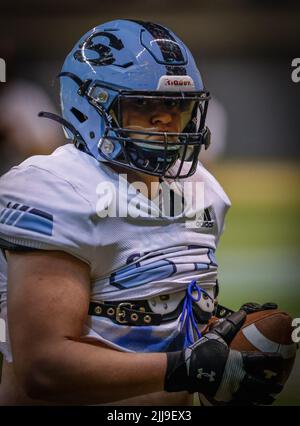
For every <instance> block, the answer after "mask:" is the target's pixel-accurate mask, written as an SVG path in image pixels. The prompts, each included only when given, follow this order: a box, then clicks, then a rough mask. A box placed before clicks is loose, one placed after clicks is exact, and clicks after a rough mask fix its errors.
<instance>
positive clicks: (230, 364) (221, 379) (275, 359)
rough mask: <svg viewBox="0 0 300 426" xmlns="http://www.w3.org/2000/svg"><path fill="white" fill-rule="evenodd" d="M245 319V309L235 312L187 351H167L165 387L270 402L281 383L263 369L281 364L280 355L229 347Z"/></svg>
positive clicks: (218, 397) (218, 398)
mask: <svg viewBox="0 0 300 426" xmlns="http://www.w3.org/2000/svg"><path fill="white" fill-rule="evenodd" d="M245 318H246V313H245V311H243V310H241V311H238V312H235V313H233V314H232V315H230V316H229V317H227V318H226V319H224V320H223V321H222V322H219V323H218V324H217V325H216V326H215V327H213V328H212V330H210V331H209V332H208V333H207V334H205V335H204V336H203V337H202V338H201V339H199V340H198V341H197V342H196V343H194V344H193V345H191V346H189V347H188V348H186V349H185V350H183V351H178V352H168V353H167V359H168V362H167V372H166V376H165V390H166V391H167V392H179V391H183V390H186V391H188V392H190V393H193V392H200V393H202V394H204V395H205V396H208V397H212V398H214V399H215V400H216V401H220V402H229V401H231V402H234V401H236V402H237V403H238V404H241V403H242V404H252V403H257V404H271V403H272V402H273V401H274V398H273V396H271V394H277V393H279V392H280V391H281V390H282V385H280V384H278V383H276V382H274V380H273V379H265V378H264V375H263V370H264V369H266V368H267V369H268V370H272V367H273V368H275V367H278V366H279V365H281V363H282V357H281V355H279V354H277V353H276V354H275V353H270V354H269V353H261V352H239V351H236V350H232V349H229V347H228V344H229V343H230V342H231V341H232V339H233V338H234V336H235V335H236V333H237V332H238V331H239V329H240V328H241V327H242V325H243V323H244V321H245ZM259 372H261V374H259Z"/></svg>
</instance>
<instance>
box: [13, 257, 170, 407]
mask: <svg viewBox="0 0 300 426" xmlns="http://www.w3.org/2000/svg"><path fill="white" fill-rule="evenodd" d="M8 289H9V290H8V325H9V332H10V339H11V345H12V353H13V359H14V368H15V373H16V377H17V379H18V380H19V382H20V385H21V386H22V387H23V388H24V390H25V392H26V393H27V394H28V396H30V397H31V398H34V399H42V400H48V401H55V402H62V403H68V402H71V403H75V404H76V403H77V404H93V403H94V404H101V403H107V402H111V401H117V400H121V399H125V398H129V397H133V396H137V395H141V394H147V393H151V392H156V391H160V390H163V387H164V376H165V370H166V354H163V353H160V354H159V353H156V354H154V353H153V354H150V353H149V354H141V353H124V352H119V351H115V350H112V349H109V348H106V347H100V346H99V347H98V346H95V345H92V344H89V343H82V342H80V336H82V334H83V327H84V324H85V322H86V318H87V312H88V305H89V293H90V270H89V267H88V265H87V264H86V263H83V262H81V261H80V260H77V259H76V258H75V257H73V256H70V255H67V254H65V253H62V252H49V251H48V252H44V251H37V252H31V253H19V254H18V253H16V252H9V253H8Z"/></svg>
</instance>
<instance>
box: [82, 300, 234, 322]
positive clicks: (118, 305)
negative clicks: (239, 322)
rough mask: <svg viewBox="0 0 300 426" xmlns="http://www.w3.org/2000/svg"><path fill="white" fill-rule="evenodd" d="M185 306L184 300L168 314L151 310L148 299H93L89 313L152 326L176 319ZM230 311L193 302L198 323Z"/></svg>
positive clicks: (112, 319) (220, 316) (222, 315)
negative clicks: (211, 310)
mask: <svg viewBox="0 0 300 426" xmlns="http://www.w3.org/2000/svg"><path fill="white" fill-rule="evenodd" d="M182 307H183V300H182V301H181V302H180V303H179V304H178V306H177V308H176V309H174V310H173V311H172V312H169V313H167V314H158V313H155V312H153V311H151V308H150V306H149V303H148V301H147V300H129V301H124V302H120V301H117V302H95V301H91V302H90V305H89V311H88V314H89V315H90V316H96V317H105V318H109V319H110V320H111V321H113V322H114V323H117V324H121V325H131V326H151V325H160V324H162V323H164V322H168V321H173V320H176V319H177V318H178V317H179V316H180V314H181V312H182ZM231 312H233V311H230V310H229V309H227V308H224V307H223V306H221V305H217V307H216V309H215V311H214V312H213V313H211V312H204V311H202V310H201V309H200V308H199V306H198V305H197V304H196V303H193V313H194V315H195V319H196V321H197V322H198V323H201V324H207V323H208V322H209V320H210V319H211V317H212V315H217V316H218V318H223V317H225V316H227V315H228V314H229V313H231Z"/></svg>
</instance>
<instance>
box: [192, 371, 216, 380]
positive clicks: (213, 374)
mask: <svg viewBox="0 0 300 426" xmlns="http://www.w3.org/2000/svg"><path fill="white" fill-rule="evenodd" d="M215 376H216V372H215V371H211V372H210V373H204V372H203V368H198V374H197V379H199V380H201V379H202V377H207V378H209V381H210V382H214V381H215Z"/></svg>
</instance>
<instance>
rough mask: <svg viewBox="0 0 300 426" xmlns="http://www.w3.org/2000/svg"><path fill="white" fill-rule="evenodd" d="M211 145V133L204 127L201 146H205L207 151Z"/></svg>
mask: <svg viewBox="0 0 300 426" xmlns="http://www.w3.org/2000/svg"><path fill="white" fill-rule="evenodd" d="M210 144H211V131H210V129H209V128H208V127H207V126H205V128H204V131H203V145H204V146H205V149H207V148H208V147H209V146H210Z"/></svg>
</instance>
